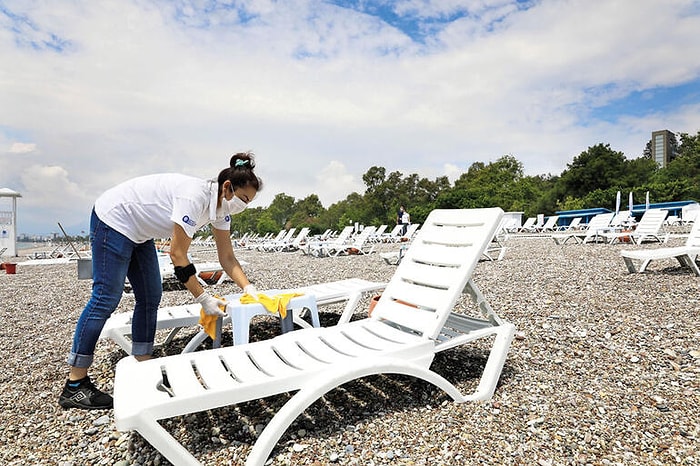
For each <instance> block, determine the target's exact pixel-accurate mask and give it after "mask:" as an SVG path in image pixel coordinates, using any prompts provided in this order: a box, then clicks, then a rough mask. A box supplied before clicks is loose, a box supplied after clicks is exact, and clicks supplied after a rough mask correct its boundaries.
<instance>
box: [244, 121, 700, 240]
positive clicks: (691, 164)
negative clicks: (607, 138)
mask: <svg viewBox="0 0 700 466" xmlns="http://www.w3.org/2000/svg"><path fill="white" fill-rule="evenodd" d="M671 146H672V148H673V155H672V160H671V161H670V162H669V163H668V164H667V165H666V166H665V167H663V168H660V167H659V166H658V165H657V163H656V162H655V161H654V160H653V159H652V156H651V141H649V142H648V143H647V145H646V148H645V150H644V151H643V153H642V155H641V156H640V157H638V158H633V159H627V158H626V157H625V154H623V153H622V152H619V151H615V150H613V149H612V148H611V147H610V145H609V144H605V143H599V144H597V145H595V146H591V147H589V148H588V149H587V150H586V151H584V152H581V153H580V154H579V155H578V156H575V157H574V158H573V160H572V161H571V163H569V164H567V166H566V169H564V171H562V172H561V174H559V175H552V174H547V175H535V176H526V175H525V174H524V170H523V164H522V163H521V162H519V161H518V160H517V159H516V158H515V157H514V156H513V155H503V156H501V157H500V158H499V159H497V160H496V161H494V162H489V163H483V162H475V163H473V164H472V165H471V166H470V167H469V168H468V169H467V171H466V172H465V173H463V174H462V175H461V176H460V177H459V178H458V179H457V180H456V181H455V182H454V184H452V183H450V181H449V180H448V179H447V177H446V176H441V177H437V178H435V179H434V180H429V179H427V178H421V177H419V176H418V175H417V174H410V175H404V174H402V173H401V172H398V171H395V172H391V173H388V174H387V172H386V169H385V168H383V167H377V166H372V167H370V168H369V169H368V170H367V172H365V174H364V175H362V180H363V182H364V184H365V192H364V194H359V193H356V192H353V193H351V194H349V195H348V196H347V197H346V198H345V199H344V200H342V201H339V202H336V203H334V204H332V205H330V206H329V207H328V208H324V207H323V205H322V204H321V202H320V200H319V198H318V196H317V195H316V194H310V195H309V196H307V197H306V198H304V199H299V200H297V199H294V198H293V197H291V196H288V195H286V194H284V193H280V194H277V195H276V196H275V198H274V200H273V201H272V202H271V203H270V205H269V206H268V207H257V208H251V209H246V210H245V211H243V212H242V213H240V214H238V215H235V216H233V217H232V221H231V229H232V232H234V233H237V234H239V235H240V234H243V233H245V232H257V233H259V234H266V233H277V232H278V231H280V230H281V229H283V228H284V229H288V228H292V227H296V228H297V229H299V228H303V227H309V228H310V229H311V232H312V233H314V234H315V233H320V232H323V231H325V230H326V229H328V228H330V229H332V230H338V229H341V228H342V227H344V226H346V225H349V224H354V223H356V222H357V223H359V224H361V225H381V224H389V225H393V224H395V223H396V213H397V211H398V208H399V206H401V205H403V206H405V207H406V210H407V211H408V212H409V213H410V214H411V221H412V222H414V223H422V222H423V221H424V220H425V218H426V217H427V216H428V213H429V212H430V211H431V210H433V209H438V208H439V209H449V208H454V209H457V208H460V209H463V208H468V209H470V208H479V207H501V208H502V209H503V210H504V211H506V212H509V211H516V212H524V216H525V217H533V216H535V215H537V214H540V213H541V214H545V215H552V214H554V213H555V212H556V211H560V210H574V209H585V208H594V207H607V208H610V209H612V208H614V202H615V201H614V200H615V196H616V193H617V191H623V192H629V191H632V192H634V193H638V194H637V196H640V199H641V196H642V195H644V193H646V192H647V191H648V192H649V195H650V198H651V200H652V202H667V201H683V200H698V199H700V131H698V133H697V134H695V135H690V134H687V133H681V134H680V141H679V140H678V139H677V138H676V137H675V135H674V136H673V137H672V141H671Z"/></svg>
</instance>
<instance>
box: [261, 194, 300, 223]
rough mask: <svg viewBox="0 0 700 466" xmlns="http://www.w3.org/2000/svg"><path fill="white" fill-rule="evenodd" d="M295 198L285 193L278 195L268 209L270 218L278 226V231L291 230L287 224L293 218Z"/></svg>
mask: <svg viewBox="0 0 700 466" xmlns="http://www.w3.org/2000/svg"><path fill="white" fill-rule="evenodd" d="M293 207H294V198H293V197H292V196H288V195H286V194H284V193H280V194H277V195H276V196H275V198H274V199H273V200H272V202H271V203H270V206H269V207H268V208H267V212H268V214H269V215H270V218H272V220H273V221H274V222H275V223H276V224H277V227H278V228H277V231H279V230H280V229H281V228H289V227H288V226H287V222H288V221H289V219H290V218H291V217H292V212H293Z"/></svg>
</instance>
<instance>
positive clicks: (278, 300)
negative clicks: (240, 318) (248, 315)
mask: <svg viewBox="0 0 700 466" xmlns="http://www.w3.org/2000/svg"><path fill="white" fill-rule="evenodd" d="M303 295H304V293H280V294H276V295H274V296H267V295H265V294H262V293H258V297H257V299H256V298H255V296H253V295H250V294H248V293H246V294H244V295H243V296H241V304H252V303H260V304H262V305H263V307H264V308H265V309H267V311H268V312H271V313H273V314H279V316H280V317H282V318H283V319H284V318H285V317H287V304H289V301H290V300H291V299H292V298H296V297H297V296H303Z"/></svg>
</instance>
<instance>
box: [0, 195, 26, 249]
mask: <svg viewBox="0 0 700 466" xmlns="http://www.w3.org/2000/svg"><path fill="white" fill-rule="evenodd" d="M18 197H22V195H21V194H20V193H18V192H17V191H13V190H11V189H9V188H0V249H2V248H7V251H5V253H4V254H3V255H4V256H6V257H15V256H17V198H18ZM8 200H9V202H8Z"/></svg>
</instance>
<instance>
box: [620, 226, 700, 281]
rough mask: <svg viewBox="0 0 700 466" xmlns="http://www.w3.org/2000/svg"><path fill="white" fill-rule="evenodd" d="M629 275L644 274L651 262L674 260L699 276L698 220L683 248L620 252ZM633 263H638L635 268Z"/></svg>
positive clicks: (699, 240)
mask: <svg viewBox="0 0 700 466" xmlns="http://www.w3.org/2000/svg"><path fill="white" fill-rule="evenodd" d="M620 255H621V256H622V259H623V260H624V261H625V265H626V266H627V270H628V271H629V272H630V273H637V272H639V273H641V272H644V271H645V270H646V268H647V266H648V265H649V263H650V262H651V261H653V260H662V259H676V260H677V261H678V262H679V263H680V264H681V266H684V267H688V268H690V270H691V271H692V272H693V273H694V274H695V275H697V276H700V268H698V264H697V262H696V259H697V257H698V255H700V220H699V221H696V222H695V223H693V228H692V229H691V230H690V234H689V235H688V238H687V239H686V242H685V245H684V246H678V247H672V248H656V249H634V250H623V251H620ZM635 261H639V262H640V265H639V267H637V266H636V265H635Z"/></svg>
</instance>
